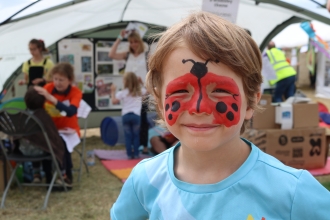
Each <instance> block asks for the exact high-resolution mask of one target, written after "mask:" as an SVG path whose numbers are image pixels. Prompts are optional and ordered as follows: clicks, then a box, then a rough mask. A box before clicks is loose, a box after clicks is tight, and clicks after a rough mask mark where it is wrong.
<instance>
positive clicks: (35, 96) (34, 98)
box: [24, 86, 46, 110]
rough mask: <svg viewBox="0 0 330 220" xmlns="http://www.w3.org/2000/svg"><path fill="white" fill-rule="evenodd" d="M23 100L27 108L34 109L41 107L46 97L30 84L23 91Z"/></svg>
mask: <svg viewBox="0 0 330 220" xmlns="http://www.w3.org/2000/svg"><path fill="white" fill-rule="evenodd" d="M24 101H25V104H26V107H27V108H28V109H30V110H36V109H40V108H43V106H44V103H45V101H46V99H45V97H44V96H43V95H40V94H39V93H38V92H37V91H36V90H35V89H34V87H33V86H30V87H29V88H28V91H27V92H26V93H25V96H24Z"/></svg>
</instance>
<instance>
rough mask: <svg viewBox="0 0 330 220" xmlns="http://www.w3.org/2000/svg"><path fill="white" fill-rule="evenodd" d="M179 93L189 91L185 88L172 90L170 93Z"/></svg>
mask: <svg viewBox="0 0 330 220" xmlns="http://www.w3.org/2000/svg"><path fill="white" fill-rule="evenodd" d="M180 93H189V92H188V90H186V89H180V90H176V91H174V92H172V94H180ZM172 94H171V95H172Z"/></svg>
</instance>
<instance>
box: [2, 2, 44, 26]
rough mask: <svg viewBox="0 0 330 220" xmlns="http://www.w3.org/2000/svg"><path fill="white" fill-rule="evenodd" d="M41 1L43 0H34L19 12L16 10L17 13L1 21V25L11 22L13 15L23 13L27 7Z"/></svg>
mask: <svg viewBox="0 0 330 220" xmlns="http://www.w3.org/2000/svg"><path fill="white" fill-rule="evenodd" d="M40 1H41V0H37V1H35V2H32V3H31V4H29V5H28V6H26V7H24V8H22V9H21V10H19V11H18V12H16V13H15V14H13V15H12V16H10V17H9V18H7V19H6V20H4V21H3V22H1V23H0V26H1V25H4V24H6V23H7V22H9V21H10V20H11V19H12V18H13V17H15V16H16V15H17V14H19V13H21V12H22V11H24V10H25V9H27V8H29V7H31V6H32V5H34V4H36V3H38V2H40Z"/></svg>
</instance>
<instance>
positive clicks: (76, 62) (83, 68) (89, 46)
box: [57, 39, 94, 93]
mask: <svg viewBox="0 0 330 220" xmlns="http://www.w3.org/2000/svg"><path fill="white" fill-rule="evenodd" d="M57 48H58V55H59V57H58V61H59V62H68V63H70V64H71V65H72V66H73V67H74V73H75V84H76V85H77V87H78V88H79V89H80V90H81V91H82V93H92V92H93V91H94V68H93V62H94V54H93V50H94V44H93V42H91V41H90V40H88V39H62V40H61V41H59V42H58V45H57Z"/></svg>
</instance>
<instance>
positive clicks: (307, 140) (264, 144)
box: [242, 128, 328, 169]
mask: <svg viewBox="0 0 330 220" xmlns="http://www.w3.org/2000/svg"><path fill="white" fill-rule="evenodd" d="M242 137H244V138H246V139H247V140H249V141H251V142H252V143H254V144H255V145H256V146H257V147H259V148H260V149H261V150H262V151H264V152H266V153H268V154H270V155H272V156H274V157H275V158H277V159H278V160H280V161H282V162H283V163H284V164H286V165H288V166H291V167H295V168H298V169H314V168H321V167H324V166H325V164H326V159H327V156H328V146H327V144H326V137H325V129H324V128H301V129H292V130H280V129H268V130H255V129H254V130H247V131H246V132H245V133H244V134H243V135H242Z"/></svg>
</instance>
